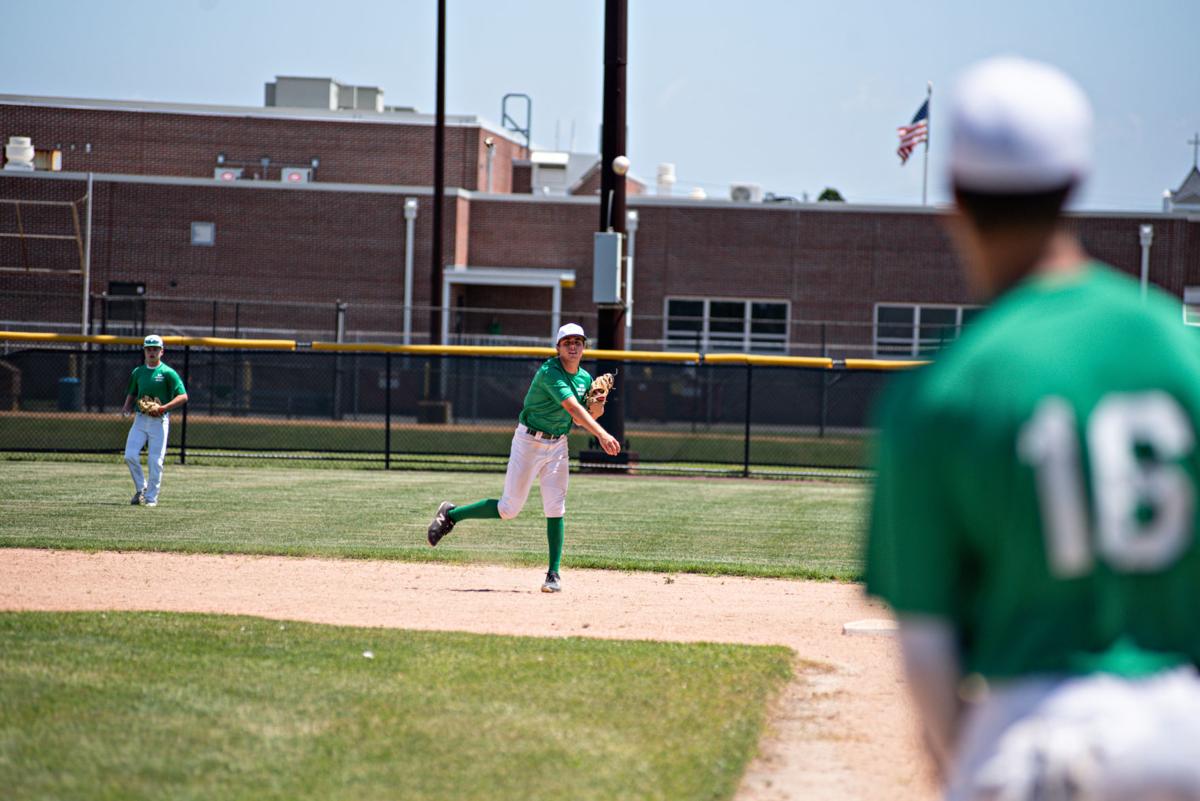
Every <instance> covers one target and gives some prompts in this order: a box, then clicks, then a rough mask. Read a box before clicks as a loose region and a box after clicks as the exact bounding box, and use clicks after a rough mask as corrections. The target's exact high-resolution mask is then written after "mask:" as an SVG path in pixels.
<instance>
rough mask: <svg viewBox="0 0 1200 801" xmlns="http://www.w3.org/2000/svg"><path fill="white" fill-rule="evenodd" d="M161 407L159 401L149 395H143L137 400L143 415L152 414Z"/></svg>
mask: <svg viewBox="0 0 1200 801" xmlns="http://www.w3.org/2000/svg"><path fill="white" fill-rule="evenodd" d="M159 405H160V404H159V402H158V399H157V398H152V397H151V396H149V395H143V396H142V397H140V398H138V399H137V408H138V411H139V412H141V413H142V414H150V412H152V411H154V410H155V409H157V408H158V407H159Z"/></svg>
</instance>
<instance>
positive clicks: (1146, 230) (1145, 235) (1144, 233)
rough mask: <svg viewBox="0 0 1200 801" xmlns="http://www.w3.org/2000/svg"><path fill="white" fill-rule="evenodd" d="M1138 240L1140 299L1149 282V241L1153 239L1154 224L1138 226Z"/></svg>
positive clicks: (1143, 296) (1143, 298) (1144, 296)
mask: <svg viewBox="0 0 1200 801" xmlns="http://www.w3.org/2000/svg"><path fill="white" fill-rule="evenodd" d="M1138 241H1140V242H1141V243H1142V300H1145V299H1146V287H1147V285H1148V284H1149V283H1150V243H1151V242H1153V241H1154V226H1153V225H1142V226H1140V227H1139V228H1138Z"/></svg>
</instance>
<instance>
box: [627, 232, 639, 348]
mask: <svg viewBox="0 0 1200 801" xmlns="http://www.w3.org/2000/svg"><path fill="white" fill-rule="evenodd" d="M637 229H638V213H637V212H636V211H630V212H629V213H628V214H626V215H625V241H626V244H627V245H628V247H626V249H625V347H627V348H628V347H631V346H632V345H633V255H634V240H635V239H636V238H637Z"/></svg>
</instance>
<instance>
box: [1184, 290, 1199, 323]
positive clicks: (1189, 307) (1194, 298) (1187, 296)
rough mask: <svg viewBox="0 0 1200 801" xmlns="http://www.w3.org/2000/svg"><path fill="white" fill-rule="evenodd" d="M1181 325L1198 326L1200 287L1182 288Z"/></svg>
mask: <svg viewBox="0 0 1200 801" xmlns="http://www.w3.org/2000/svg"><path fill="white" fill-rule="evenodd" d="M1183 324H1184V325H1200V286H1185V287H1184V288H1183Z"/></svg>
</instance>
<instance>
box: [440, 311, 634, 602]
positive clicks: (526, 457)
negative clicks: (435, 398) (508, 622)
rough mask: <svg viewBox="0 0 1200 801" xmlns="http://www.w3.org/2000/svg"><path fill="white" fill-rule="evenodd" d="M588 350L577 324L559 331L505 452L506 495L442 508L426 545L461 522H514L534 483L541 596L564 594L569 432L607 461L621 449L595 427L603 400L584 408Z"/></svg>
mask: <svg viewBox="0 0 1200 801" xmlns="http://www.w3.org/2000/svg"><path fill="white" fill-rule="evenodd" d="M586 344H587V338H586V337H585V336H584V333H583V328H582V327H581V326H579V325H578V324H576V323H567V324H566V325H564V326H562V327H561V328H559V329H558V336H557V338H556V339H555V345H554V347H555V350H557V351H558V355H557V356H556V357H554V358H552V359H547V360H546V361H545V362H543V363H542V365H541V367H539V368H538V371H537V373H536V374H534V376H533V381H532V382H531V383H530V385H529V391H528V392H527V393H526V394H525V403H524V406H523V407H522V409H521V414H520V416H519V417H518V421H519V422H518V424H517V430H516V432H515V433H514V434H513V439H512V448H511V450H510V451H509V456H508V470H507V472H506V473H505V474H504V494H503V495H501V496H500V499H499V500H496V499H494V498H488V499H486V500H482V501H476V502H475V503H471V504H467V505H465V506H455V505H454V504H452V503H450V502H449V501H445V502H443V503H442V505H441V506H439V507H438V510H437V514H436V515H435V516H434V518H433V522H432V523H430V524H429V532H428V538H429V544H430V545H437V544H438V542H439V541H440V540H441V539H442V537H445V536H446V535H447V534H449V533H450V530H451V529H453V528H454V526H455V524H456V523H458V522H459V521H461V520H470V519H472V518H482V519H495V518H502V519H504V520H511V519H513V518H514V517H516V516H517V515H518V514H520V513H521V508H522V507H524V506H525V500H526V498H528V497H529V490H530V488H532V486H533V480H534V479H535V478H536V479H537V480H538V485H539V487H540V489H541V493H542V510H543V511H544V512H545V513H546V539H547V542H548V545H549V549H550V562H549V568H548V570H547V571H546V580H545V581H544V582H543V583H542V592H559V591H560V590H561V589H562V584H561V581H560V578H559V575H558V571H559V566H560V563H561V561H562V547H563V532H564V528H563V515H564V514H565V513H566V508H567V478H568V468H569V466H570V462H569V454H568V453H567V432H569V431H570V430H571V423H572V422H574V423H576V424H578V425H579V426H581V427H582V428H584V429H586V430H587V431H588V432H589V433H591V434H592V435H593V436H594V437H596V439H597V440H598V441H599V443H600V447H601V448H603V449H604V452H605V453H607V454H609V455H610V456H615V455H617V454H618V453H620V452H621V445H620V443H618V442H617V441H616V439H614V438H613V437H612V435H610V434H609V433H608V432H607V431H605V430H604V429H603V428H602V427H601V426H600V424H599V423H597V422H596V418H598V417H600V416H601V415H602V414H604V403H605V400H607V398H606V396H605V395H603V394H600V395H597V396H593V397H592V399H591V402H590V403H589V405H588V406H587V407H585V406H584V400H585V399H586V398H587V397H588V395H587V393H588V389H589V388H590V387H591V384H592V377H591V376H590V375H588V372H587V371H586V370H584V369H583V368H582V367H580V366H579V362H580V360H581V359H582V358H583V348H584V346H585V345H586Z"/></svg>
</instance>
